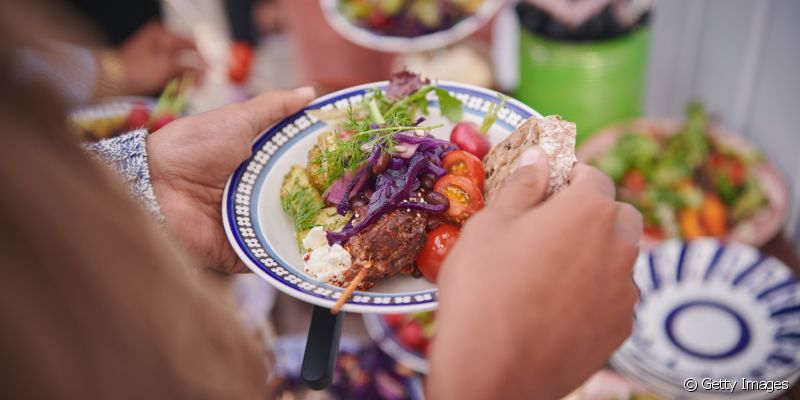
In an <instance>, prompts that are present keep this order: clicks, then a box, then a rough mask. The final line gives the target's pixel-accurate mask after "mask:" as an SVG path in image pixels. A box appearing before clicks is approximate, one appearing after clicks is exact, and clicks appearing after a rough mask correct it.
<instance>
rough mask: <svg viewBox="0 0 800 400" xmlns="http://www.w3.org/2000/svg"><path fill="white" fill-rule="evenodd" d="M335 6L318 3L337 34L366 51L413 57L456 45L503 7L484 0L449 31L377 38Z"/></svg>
mask: <svg viewBox="0 0 800 400" xmlns="http://www.w3.org/2000/svg"><path fill="white" fill-rule="evenodd" d="M338 3H339V0H320V6H321V7H322V14H323V15H324V17H325V20H326V21H328V24H329V25H330V26H331V27H332V28H333V29H334V30H335V31H336V32H337V33H339V34H340V35H342V36H343V37H345V38H346V39H348V40H350V41H351V42H353V43H356V44H358V45H360V46H363V47H366V48H368V49H372V50H377V51H385V52H392V53H416V52H422V51H427V50H433V49H437V48H442V47H445V46H448V45H451V44H453V43H455V42H458V41H459V40H461V39H464V38H466V37H467V36H469V35H471V34H472V33H474V32H475V31H477V30H478V29H480V28H481V27H482V26H484V25H485V24H486V23H487V22H489V20H491V19H492V18H493V17H494V15H495V14H496V13H497V11H498V10H499V9H500V7H501V6H502V5H503V1H502V0H485V1H484V2H483V4H482V5H481V6H480V7H479V8H478V9H477V11H476V12H475V13H474V14H473V15H471V16H468V17H466V18H464V19H463V20H461V21H460V22H458V23H456V24H455V25H453V26H452V27H450V28H448V29H444V30H440V31H435V32H432V33H427V34H424V35H420V36H414V37H402V36H388V35H382V34H378V33H376V32H373V31H371V30H369V29H366V28H364V27H361V26H358V25H356V24H354V23H353V22H352V21H350V20H348V19H347V18H346V17H345V16H344V15H342V13H341V12H340V11H339V8H338Z"/></svg>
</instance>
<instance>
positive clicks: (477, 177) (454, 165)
mask: <svg viewBox="0 0 800 400" xmlns="http://www.w3.org/2000/svg"><path fill="white" fill-rule="evenodd" d="M442 167H444V168H445V169H447V171H448V172H450V173H451V174H453V175H459V176H464V177H467V178H469V180H471V181H472V182H473V183H474V184H475V185H476V186H477V187H479V188H482V187H483V181H484V180H485V179H486V172H485V171H484V170H483V163H481V160H480V159H478V157H475V156H474V155H472V153H467V152H466V151H464V150H456V151H451V152H449V153H447V154H445V155H444V158H442Z"/></svg>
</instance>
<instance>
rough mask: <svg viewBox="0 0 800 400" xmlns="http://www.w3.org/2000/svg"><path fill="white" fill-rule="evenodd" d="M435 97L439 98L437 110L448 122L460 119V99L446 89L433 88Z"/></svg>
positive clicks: (461, 114) (462, 112)
mask: <svg viewBox="0 0 800 400" xmlns="http://www.w3.org/2000/svg"><path fill="white" fill-rule="evenodd" d="M435 91H436V97H438V98H439V110H440V111H441V112H442V115H444V116H445V118H447V119H448V120H450V122H458V121H461V117H462V116H463V114H464V110H462V109H461V101H459V100H458V99H457V98H455V97H453V96H452V95H451V94H450V93H449V92H448V91H447V90H444V89H441V88H438V87H437V88H435Z"/></svg>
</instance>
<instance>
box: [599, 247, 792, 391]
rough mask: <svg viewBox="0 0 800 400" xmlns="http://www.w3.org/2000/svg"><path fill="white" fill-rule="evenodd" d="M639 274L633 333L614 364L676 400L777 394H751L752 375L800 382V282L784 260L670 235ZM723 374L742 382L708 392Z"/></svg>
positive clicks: (645, 255)
mask: <svg viewBox="0 0 800 400" xmlns="http://www.w3.org/2000/svg"><path fill="white" fill-rule="evenodd" d="M634 280H635V282H636V286H637V287H638V288H639V291H640V293H641V301H640V303H639V304H638V305H637V308H636V320H635V324H634V328H633V334H632V335H631V337H630V338H628V340H627V341H626V342H625V343H624V344H623V345H622V347H620V349H618V350H617V352H616V354H615V355H614V356H613V358H612V360H611V363H612V364H613V365H614V366H615V367H616V368H617V369H619V370H620V371H621V372H623V373H625V374H627V375H629V376H631V377H633V378H636V379H638V380H640V381H641V382H642V383H645V384H648V385H650V386H652V388H653V389H655V390H657V391H660V392H661V393H663V394H665V395H668V396H670V398H737V399H762V398H773V397H776V396H777V395H778V394H779V392H780V391H773V392H768V391H765V390H747V388H743V387H742V384H743V382H744V381H743V379H745V380H749V381H751V382H756V381H767V380H769V381H788V384H789V385H791V384H792V383H793V382H794V380H795V379H796V378H797V374H798V372H800V285H799V284H798V281H797V280H796V278H795V276H794V274H793V273H792V271H791V270H790V269H789V268H788V267H786V265H784V264H783V263H781V262H780V261H778V260H777V259H775V258H772V257H767V256H765V255H763V254H761V253H759V251H758V250H756V249H755V248H753V247H750V246H747V245H743V244H735V243H731V244H724V243H721V242H719V241H717V240H716V239H698V240H694V241H691V242H681V241H678V240H670V241H666V242H663V243H662V244H661V245H659V246H657V247H656V248H654V249H653V250H652V251H649V252H644V251H643V252H642V253H641V254H640V255H639V259H638V260H637V262H636V265H635V267H634ZM689 379H694V382H695V383H697V385H699V387H697V388H696V390H695V391H692V392H690V391H688V390H687V389H686V387H685V385H687V380H689ZM704 379H706V380H705V381H704ZM720 380H728V381H730V382H737V385H736V386H735V387H734V388H733V391H732V392H730V391H729V392H725V391H719V390H706V389H704V388H703V384H704V383H705V384H707V385H708V384H711V383H712V382H714V381H717V382H719V381H720ZM692 385H693V382H692V381H689V382H688V386H689V387H690V389H691V388H692V387H691V386H692ZM784 389H785V388H784Z"/></svg>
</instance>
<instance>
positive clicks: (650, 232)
mask: <svg viewBox="0 0 800 400" xmlns="http://www.w3.org/2000/svg"><path fill="white" fill-rule="evenodd" d="M644 236H647V237H649V238H653V239H655V240H662V239H664V231H662V230H661V228H659V227H657V226H645V227H644Z"/></svg>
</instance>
